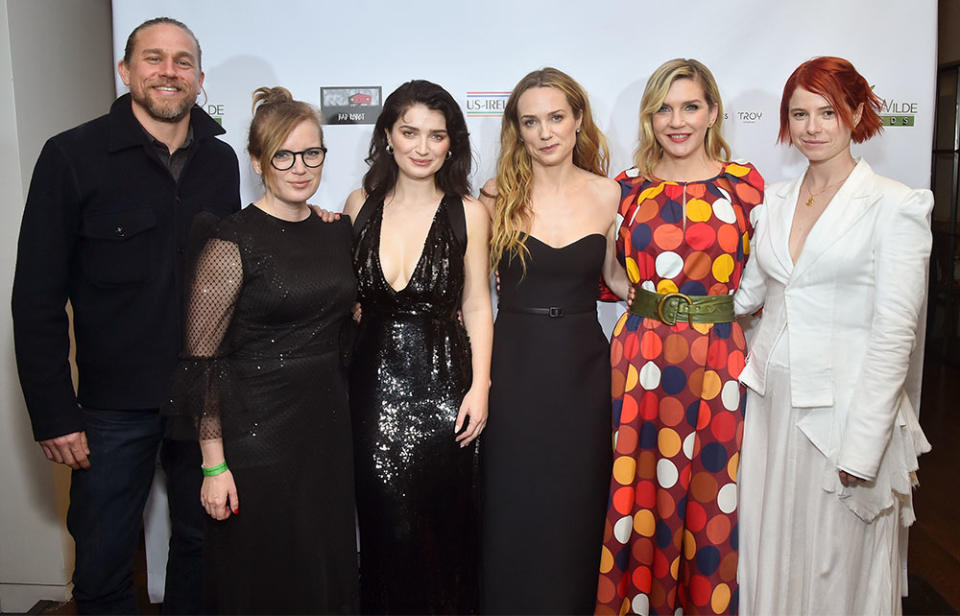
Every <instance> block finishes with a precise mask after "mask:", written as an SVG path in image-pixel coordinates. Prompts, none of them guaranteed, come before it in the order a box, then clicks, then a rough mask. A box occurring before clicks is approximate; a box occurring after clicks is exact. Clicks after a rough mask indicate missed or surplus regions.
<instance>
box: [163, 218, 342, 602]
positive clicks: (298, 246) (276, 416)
mask: <svg viewBox="0 0 960 616" xmlns="http://www.w3.org/2000/svg"><path fill="white" fill-rule="evenodd" d="M199 235H201V236H202V235H203V233H200V234H199ZM198 243H201V244H202V245H203V248H202V250H200V251H199V256H198V257H197V259H196V267H195V269H194V272H195V273H194V275H193V277H192V280H191V281H190V282H189V284H188V285H187V286H186V288H187V289H188V293H189V298H188V302H187V307H186V327H185V338H186V339H185V341H184V351H183V357H182V360H181V362H180V364H179V366H178V368H177V371H176V374H175V377H174V383H173V387H172V392H171V399H170V401H169V403H168V404H167V405H166V406H165V408H164V409H163V412H164V414H165V415H166V416H167V426H168V432H169V434H170V435H171V436H179V437H189V438H200V439H201V440H206V439H211V438H217V437H222V440H223V450H224V456H225V458H226V461H227V464H228V465H229V467H230V472H231V473H232V476H233V479H234V481H235V483H236V487H237V494H238V497H239V500H240V503H241V507H240V513H238V514H237V515H232V516H231V517H230V518H228V519H227V520H224V521H221V522H216V521H214V520H213V519H212V518H211V519H209V521H208V524H207V529H206V535H205V538H204V586H205V588H206V589H207V591H208V593H209V594H210V596H209V597H208V598H207V603H208V609H209V610H210V611H211V612H213V611H215V612H217V613H316V612H323V613H327V612H338V613H339V612H350V611H353V610H355V609H356V601H357V592H358V591H357V581H356V579H357V563H356V548H355V545H354V544H355V541H354V514H353V498H354V494H353V472H352V471H353V464H352V462H353V460H352V457H353V456H352V449H351V446H350V445H351V443H350V433H351V429H350V415H349V411H348V405H347V389H346V378H345V373H344V370H343V366H342V362H341V353H340V347H341V344H340V341H341V336H342V331H343V329H344V327H348V326H349V323H350V320H349V314H350V308H351V306H352V305H353V301H354V297H355V293H356V282H355V278H354V276H353V270H352V267H351V262H350V244H351V237H350V227H349V224H348V223H347V222H346V221H343V222H338V223H332V224H327V223H324V222H322V221H321V220H320V219H319V218H318V217H316V216H315V215H312V214H311V215H310V216H309V217H308V218H306V219H305V220H303V221H300V222H288V221H283V220H280V219H277V218H274V217H272V216H270V215H268V214H266V213H265V212H263V211H262V210H260V209H258V208H257V207H255V206H248V207H247V208H245V209H244V210H242V211H241V212H239V213H237V214H235V215H233V216H231V217H229V218H227V219H225V220H223V221H222V222H221V223H220V224H219V225H217V226H216V230H215V231H214V235H213V237H212V238H211V239H209V241H206V242H200V241H199V238H198ZM198 472H199V471H198ZM198 497H199V495H198Z"/></svg>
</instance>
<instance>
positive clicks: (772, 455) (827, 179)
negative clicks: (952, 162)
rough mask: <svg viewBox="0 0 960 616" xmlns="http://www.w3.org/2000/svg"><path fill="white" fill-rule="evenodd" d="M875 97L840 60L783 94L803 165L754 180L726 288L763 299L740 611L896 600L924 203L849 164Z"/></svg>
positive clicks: (926, 221) (824, 60) (752, 382)
mask: <svg viewBox="0 0 960 616" xmlns="http://www.w3.org/2000/svg"><path fill="white" fill-rule="evenodd" d="M879 109H880V99H879V98H877V96H876V95H875V94H874V93H873V92H872V91H871V89H870V86H869V84H868V82H867V80H866V79H864V78H863V76H862V75H860V74H859V73H858V72H857V71H856V69H855V68H854V67H853V65H852V64H851V63H850V62H848V61H847V60H844V59H842V58H833V57H821V58H814V59H813V60H810V61H808V62H805V63H803V64H801V65H800V66H799V67H798V68H797V69H796V70H795V71H794V72H793V74H792V75H791V76H790V78H789V79H788V80H787V83H786V85H785V86H784V89H783V98H782V100H781V104H780V136H779V140H780V141H781V142H787V143H788V144H791V145H793V146H794V147H796V148H797V149H798V150H799V151H800V153H801V154H803V155H804V156H805V157H806V158H807V161H808V163H809V164H808V167H807V170H806V171H805V173H804V174H803V175H802V176H801V177H799V178H796V179H795V180H791V181H787V182H782V183H779V184H775V185H773V186H771V187H769V188H768V190H767V193H766V199H765V208H764V211H763V213H762V214H761V216H760V217H759V220H758V222H757V231H756V235H755V236H754V241H753V256H752V258H751V259H750V261H749V262H748V263H747V267H746V270H745V272H744V276H743V279H742V281H741V285H740V289H739V291H738V292H737V294H736V296H735V308H736V311H737V313H738V314H749V313H753V312H756V311H757V310H758V309H759V308H760V307H761V306H762V307H763V309H764V310H763V316H762V317H761V318H760V324H759V327H758V329H757V331H756V333H755V336H754V337H753V339H752V345H751V349H750V355H749V357H748V359H747V363H746V367H745V368H744V370H743V372H742V373H741V374H740V381H741V382H742V383H743V384H745V385H746V386H747V387H748V388H749V389H750V390H751V391H750V392H749V394H748V396H747V406H746V411H745V420H744V422H745V423H744V433H743V448H742V452H741V460H740V475H739V486H740V526H739V531H740V562H739V580H740V603H739V605H740V614H797V613H804V614H808V613H835V614H894V613H900V611H901V606H900V596H901V594H902V593H903V592H905V591H906V586H905V580H906V571H905V568H906V527H908V526H909V525H910V524H912V523H913V521H914V514H913V506H912V500H911V488H912V486H913V485H915V484H916V475H915V474H914V472H915V471H916V470H917V456H918V455H919V454H920V453H923V452H925V451H929V448H930V445H929V443H927V441H926V439H925V438H924V436H923V432H922V431H921V430H920V426H919V424H918V422H917V408H918V404H919V393H920V382H919V378H913V377H918V376H919V371H916V370H917V368H919V362H920V359H921V356H922V345H921V344H918V343H917V340H918V330H919V324H920V319H921V316H922V314H921V311H922V308H923V306H924V298H925V294H926V273H927V267H928V262H929V258H930V243H931V233H930V211H931V209H932V207H933V198H932V195H931V193H930V191H928V190H912V189H910V188H908V187H906V186H904V185H903V184H900V183H899V182H896V181H894V180H891V179H887V178H884V177H880V176H879V175H877V174H875V173H874V172H873V171H872V170H871V169H870V166H869V165H868V164H867V163H866V162H865V161H864V160H862V159H861V160H859V161H857V160H854V158H853V156H852V155H851V153H850V142H851V141H853V142H855V143H861V142H863V141H866V140H867V139H869V138H870V137H872V136H873V135H875V134H877V133H878V132H880V125H881V122H880V116H879V115H878V111H879Z"/></svg>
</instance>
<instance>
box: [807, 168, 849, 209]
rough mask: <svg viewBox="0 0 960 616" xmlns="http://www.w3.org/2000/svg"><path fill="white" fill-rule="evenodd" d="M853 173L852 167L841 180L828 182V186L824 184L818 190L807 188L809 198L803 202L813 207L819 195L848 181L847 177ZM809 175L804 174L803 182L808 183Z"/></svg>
mask: <svg viewBox="0 0 960 616" xmlns="http://www.w3.org/2000/svg"><path fill="white" fill-rule="evenodd" d="M808 173H809V171H808ZM851 173H853V169H851V170H850V171H848V172H847V175H845V176H843V179H842V180H840V181H839V182H834V183H833V184H827V185H826V186H824V187H823V188H821V189H820V190H818V191H817V192H813V191H812V190H810V188H807V195H808V198H807V200H806V201H804V202H803V204H804V205H806V206H807V207H813V204H814V203H815V202H816V200H817V197H819V196H820V195H822V194H823V193H825V192H827V191H828V190H829V189H831V188H833V187H834V186H840V185H841V184H843V183H844V182H846V181H847V178H848V177H850V174H851ZM807 177H808V176H807V175H804V176H803V183H804V184H806V183H807Z"/></svg>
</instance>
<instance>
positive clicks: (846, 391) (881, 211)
mask: <svg viewBox="0 0 960 616" xmlns="http://www.w3.org/2000/svg"><path fill="white" fill-rule="evenodd" d="M802 181H803V176H801V177H800V178H797V179H795V180H792V181H788V182H781V183H778V184H774V185H773V186H771V187H769V188H768V189H767V191H766V199H765V203H764V206H763V209H762V212H761V213H760V215H759V219H758V221H757V226H756V233H755V234H754V239H753V241H752V242H751V257H750V259H749V261H748V263H747V267H746V269H745V271H744V275H743V278H742V280H741V283H740V288H739V290H738V291H737V293H736V295H735V298H734V300H735V307H736V310H737V314H752V313H753V312H756V311H757V310H758V309H759V308H760V307H761V306H762V307H763V314H762V317H761V318H760V323H759V327H758V329H757V331H756V333H755V335H754V336H753V339H752V344H751V346H750V349H749V354H748V357H747V362H746V366H745V368H744V370H743V372H742V373H741V375H740V381H741V382H742V383H743V384H744V385H746V386H747V387H749V388H750V389H751V390H753V391H752V392H750V393H748V395H761V396H762V395H764V393H765V390H766V370H767V365H768V363H769V360H770V354H771V352H772V351H773V349H774V346H775V345H776V343H777V341H778V340H779V338H780V336H787V337H788V338H787V342H788V344H789V367H790V387H791V398H792V404H793V406H794V407H798V408H805V409H809V411H808V412H807V413H805V414H804V415H803V418H802V420H801V424H800V428H801V429H802V430H803V432H804V433H805V434H806V435H807V436H808V438H810V440H811V441H812V442H813V443H814V445H816V446H817V448H818V449H820V450H821V452H823V453H824V455H825V456H827V457H828V458H830V459H831V460H832V461H833V462H834V464H835V465H836V468H840V469H842V470H845V471H847V472H850V473H852V474H853V475H856V476H858V477H863V478H865V479H869V480H873V479H875V478H876V477H877V475H878V471H879V469H880V467H881V461H882V459H883V457H884V454H885V451H886V450H887V449H888V443H889V442H890V438H891V433H892V432H893V431H894V426H895V424H896V425H899V426H903V427H906V432H907V433H908V434H909V435H910V437H911V440H912V441H913V442H912V443H911V444H910V448H911V449H915V450H917V451H916V452H915V455H914V456H913V460H914V463H913V466H914V468H910V469H903V468H900V469H896V470H894V471H893V472H897V473H898V474H899V473H906V472H912V471H914V470H916V468H915V460H916V455H919V453H921V452H922V451H929V448H930V445H929V443H927V442H926V439H925V438H923V433H922V431H921V430H920V426H919V423H918V422H917V419H916V417H917V411H918V408H917V405H918V404H919V400H920V389H919V385H920V379H919V373H917V374H916V375H913V378H912V379H911V381H910V384H909V386H906V385H905V383H906V382H907V376H908V369H909V367H910V364H911V359H912V360H913V363H914V364H915V365H916V368H917V369H919V367H920V362H921V360H922V348H918V345H917V339H918V324H919V323H920V321H921V319H922V318H923V314H922V311H923V307H924V306H925V305H926V294H927V271H928V267H929V260H930V246H931V241H932V235H931V232H930V212H931V210H932V208H933V195H932V194H931V193H930V191H929V190H911V189H910V188H908V187H906V186H904V185H903V184H900V183H899V182H896V181H893V180H890V179H888V178H884V177H881V176H879V175H877V174H875V173H874V172H873V170H872V169H871V168H870V165H868V164H867V163H866V162H864V161H863V160H860V161H859V162H858V164H857V166H856V167H855V168H854V170H853V172H852V173H851V174H850V176H849V177H848V178H847V180H846V182H845V183H844V184H843V186H842V187H841V188H840V190H838V191H837V193H836V196H834V198H833V201H832V202H831V203H830V205H829V206H828V207H827V208H826V210H825V211H824V212H823V214H822V215H821V216H820V219H819V220H818V221H817V222H816V224H815V225H814V227H813V229H812V230H811V231H810V234H809V235H808V236H807V239H806V242H805V244H804V246H803V249H802V251H801V253H800V256H799V258H798V259H797V262H796V264H794V263H793V259H792V258H791V256H790V249H789V244H788V242H789V236H790V227H791V224H792V221H793V212H794V208H795V207H802V206H797V198H798V196H799V192H800V184H801V182H802ZM914 351H917V352H916V353H914ZM908 390H911V391H908ZM912 390H915V391H912ZM898 457H900V456H899V455H898ZM833 475H834V476H836V470H835V469H834V471H833Z"/></svg>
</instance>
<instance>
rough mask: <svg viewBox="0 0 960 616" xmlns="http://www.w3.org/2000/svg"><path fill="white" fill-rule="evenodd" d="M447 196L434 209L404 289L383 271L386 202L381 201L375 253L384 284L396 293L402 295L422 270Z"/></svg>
mask: <svg viewBox="0 0 960 616" xmlns="http://www.w3.org/2000/svg"><path fill="white" fill-rule="evenodd" d="M445 199H446V197H443V198H441V199H440V203H438V204H437V208H436V209H435V210H434V211H433V219H432V220H431V221H430V226H429V227H428V228H427V235H426V236H425V237H424V238H423V246H421V247H420V256H419V257H418V258H417V262H416V264H415V265H414V266H413V270H411V271H410V277H409V278H407V284H405V285H404V286H403V288H402V289H397V288H396V287H394V286H393V285H392V284H390V281H389V280H387V276H386V274H384V273H383V263H382V262H381V261H380V239H381V238H382V237H383V208H384V203H383V202H381V203H380V212H379V214H378V216H379V220H378V221H377V246H376V250H375V251H374V254H375V255H376V257H377V271H379V272H380V280H382V281H383V284H385V285H386V286H387V288H388V289H390V291H392V292H393V294H394V295H400V294H401V293H403V292H404V291H406V290H407V289H409V288H410V283H411V282H413V278H414V277H415V276H416V275H417V272H418V271H420V265H421V264H422V263H423V257H424V255H425V254H426V253H427V243H428V242H429V241H430V236H431V235H433V230H434V227H436V226H437V218H438V217H439V214H440V209H441V208H443V203H444V200H445Z"/></svg>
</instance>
